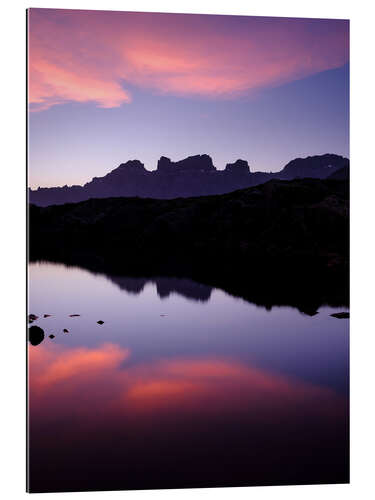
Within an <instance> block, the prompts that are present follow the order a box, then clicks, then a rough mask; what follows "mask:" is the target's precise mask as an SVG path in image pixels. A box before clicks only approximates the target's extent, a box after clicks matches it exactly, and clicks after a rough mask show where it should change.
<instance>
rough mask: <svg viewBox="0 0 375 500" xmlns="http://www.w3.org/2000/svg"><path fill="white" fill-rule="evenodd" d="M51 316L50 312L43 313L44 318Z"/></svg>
mask: <svg viewBox="0 0 375 500" xmlns="http://www.w3.org/2000/svg"><path fill="white" fill-rule="evenodd" d="M50 316H51V315H50V314H43V318H49V317H50Z"/></svg>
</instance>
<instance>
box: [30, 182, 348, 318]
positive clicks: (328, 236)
mask: <svg viewBox="0 0 375 500" xmlns="http://www.w3.org/2000/svg"><path fill="white" fill-rule="evenodd" d="M30 258H31V259H32V260H41V259H47V260H55V261H62V262H65V263H68V264H69V263H70V264H75V265H80V266H82V267H86V268H88V269H91V270H94V271H98V272H104V273H106V274H108V275H111V276H112V277H114V276H117V277H119V276H135V277H136V276H138V277H139V276H143V277H151V276H154V277H157V276H173V277H180V278H190V279H193V280H195V281H197V282H200V283H202V284H206V285H208V286H214V287H218V288H222V289H224V290H226V291H228V292H229V293H231V294H233V295H238V296H241V297H244V298H246V300H249V301H251V302H254V303H259V304H262V305H265V306H266V307H268V306H269V307H271V306H272V305H274V304H280V305H281V304H290V305H295V306H296V307H298V308H299V309H300V310H302V311H304V312H308V313H309V312H312V311H316V309H317V308H318V307H319V306H320V305H321V304H323V303H328V304H331V305H335V306H336V305H337V306H338V305H347V304H348V300H349V299H348V266H349V183H348V182H347V181H345V180H344V181H342V180H334V179H324V180H321V179H298V180H294V181H279V180H272V181H269V182H267V183H265V184H261V185H259V186H256V187H252V188H247V189H242V190H238V191H235V192H232V193H229V194H224V195H216V196H205V197H199V198H179V199H174V200H156V199H140V198H107V199H91V200H87V201H84V202H80V203H75V204H65V205H62V206H51V207H44V208H43V207H37V206H35V205H31V207H30ZM112 279H113V280H114V281H119V282H121V279H120V280H118V278H112ZM180 284H182V282H179V283H178V286H180ZM123 286H131V283H130V282H123ZM136 286H140V283H139V282H138V283H136ZM184 286H185V285H184ZM176 287H177V282H176Z"/></svg>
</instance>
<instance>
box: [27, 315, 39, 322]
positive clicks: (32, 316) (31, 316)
mask: <svg viewBox="0 0 375 500" xmlns="http://www.w3.org/2000/svg"><path fill="white" fill-rule="evenodd" d="M38 317H39V316H36V315H35V314H29V320H30V319H31V321H35V320H36V319H38Z"/></svg>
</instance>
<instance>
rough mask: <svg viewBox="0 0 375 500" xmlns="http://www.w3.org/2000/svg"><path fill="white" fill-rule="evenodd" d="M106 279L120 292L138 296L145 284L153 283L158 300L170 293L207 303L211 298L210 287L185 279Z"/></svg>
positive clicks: (111, 277)
mask: <svg viewBox="0 0 375 500" xmlns="http://www.w3.org/2000/svg"><path fill="white" fill-rule="evenodd" d="M107 278H108V279H110V280H111V281H112V282H113V283H115V284H116V285H117V286H118V287H119V288H120V289H121V290H126V291H127V292H129V293H134V294H139V293H141V292H142V291H143V289H144V287H145V286H146V285H147V283H154V284H155V285H156V290H157V293H158V295H159V297H160V298H162V299H164V298H166V297H169V295H170V294H171V293H177V294H178V295H182V296H183V297H185V298H186V299H191V300H197V301H199V302H207V301H208V300H209V299H210V297H211V292H212V287H210V286H208V285H203V284H202V283H197V282H195V281H192V280H190V279H187V278H169V277H157V278H133V277H129V276H111V275H107Z"/></svg>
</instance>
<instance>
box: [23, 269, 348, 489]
mask: <svg viewBox="0 0 375 500" xmlns="http://www.w3.org/2000/svg"><path fill="white" fill-rule="evenodd" d="M29 283H30V284H29V312H30V313H33V314H36V315H38V316H39V319H38V320H37V321H36V322H35V323H34V324H36V325H38V326H41V327H42V328H43V329H44V330H45V333H46V337H45V340H44V341H43V342H42V343H41V344H39V345H38V346H29V389H30V390H29V397H30V400H29V403H30V404H29V410H30V433H29V437H30V488H31V491H71V490H90V489H91V490H93V489H127V488H168V487H195V486H199V487H201V486H233V485H256V484H303V483H320V482H347V481H348V341H349V331H348V321H347V320H339V319H336V318H333V317H331V316H330V314H332V313H333V312H337V309H332V308H329V307H321V308H320V309H319V311H318V314H316V315H315V316H307V315H304V314H302V313H301V312H299V311H298V310H297V309H294V308H291V307H273V308H272V309H271V310H267V309H265V308H263V307H259V306H256V305H254V304H251V303H249V302H247V301H245V300H243V299H241V298H236V297H232V296H230V295H228V294H227V293H226V292H224V291H223V290H219V289H213V288H211V287H209V286H207V285H203V284H199V283H196V282H194V281H192V280H190V279H188V278H168V277H157V278H151V279H149V278H146V277H139V278H134V277H126V276H106V275H103V274H101V275H99V274H93V273H91V272H89V271H86V270H83V269H80V268H78V267H66V266H65V265H62V264H51V263H33V264H30V280H29ZM270 286H271V285H270ZM43 314H51V317H48V318H43V317H42V316H43ZM71 314H79V316H77V317H70V316H69V315H71ZM98 320H102V321H104V324H102V325H99V324H98V323H97V321H98ZM64 328H66V329H68V330H69V332H68V333H64V332H63V329H64ZM49 334H54V335H55V338H54V339H50V338H49V337H48V335H49Z"/></svg>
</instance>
